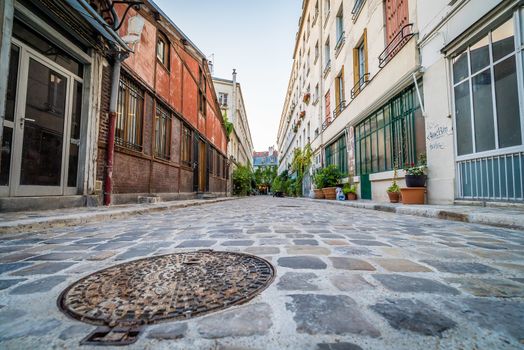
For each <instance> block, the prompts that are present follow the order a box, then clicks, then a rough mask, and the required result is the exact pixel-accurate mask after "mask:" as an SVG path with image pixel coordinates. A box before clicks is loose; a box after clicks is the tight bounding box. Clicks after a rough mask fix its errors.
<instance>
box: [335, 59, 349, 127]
mask: <svg viewBox="0 0 524 350" xmlns="http://www.w3.org/2000/svg"><path fill="white" fill-rule="evenodd" d="M344 96H345V94H344V66H342V69H341V70H340V73H339V75H338V76H337V77H336V78H335V105H336V107H335V112H334V117H335V118H336V117H338V116H339V114H340V113H342V111H343V110H344V108H346V99H345V97H344Z"/></svg>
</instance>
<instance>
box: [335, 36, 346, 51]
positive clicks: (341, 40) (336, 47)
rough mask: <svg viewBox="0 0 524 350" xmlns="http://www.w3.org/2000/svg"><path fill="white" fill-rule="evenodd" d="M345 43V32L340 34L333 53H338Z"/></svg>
mask: <svg viewBox="0 0 524 350" xmlns="http://www.w3.org/2000/svg"><path fill="white" fill-rule="evenodd" d="M345 41H346V32H344V31H343V32H342V33H340V35H339V37H338V39H337V44H336V45H335V52H338V51H339V50H340V48H341V47H342V45H344V42H345Z"/></svg>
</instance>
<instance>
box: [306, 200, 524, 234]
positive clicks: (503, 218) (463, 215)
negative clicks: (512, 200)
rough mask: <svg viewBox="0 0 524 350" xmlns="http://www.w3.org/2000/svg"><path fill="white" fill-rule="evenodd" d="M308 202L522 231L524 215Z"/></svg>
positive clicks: (384, 205) (380, 204) (336, 202)
mask: <svg viewBox="0 0 524 350" xmlns="http://www.w3.org/2000/svg"><path fill="white" fill-rule="evenodd" d="M304 199H305V200H308V201H313V202H320V203H325V204H330V205H341V206H346V207H351V208H358V209H368V210H377V211H383V212H388V213H395V214H403V215H414V216H422V217H426V218H435V219H442V220H448V221H459V222H467V223H470V224H480V225H488V226H494V227H504V228H511V229H516V230H524V214H523V215H520V216H519V215H508V214H503V213H502V209H501V213H469V212H466V211H460V210H459V208H446V209H444V208H443V209H439V208H435V207H432V206H430V207H426V206H406V205H394V204H389V203H369V202H359V201H356V202H353V201H328V200H322V199H311V198H304Z"/></svg>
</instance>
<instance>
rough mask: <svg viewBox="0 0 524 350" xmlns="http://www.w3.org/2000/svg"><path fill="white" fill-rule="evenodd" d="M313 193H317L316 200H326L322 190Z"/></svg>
mask: <svg viewBox="0 0 524 350" xmlns="http://www.w3.org/2000/svg"><path fill="white" fill-rule="evenodd" d="M313 192H314V193H315V199H324V198H325V196H324V192H323V191H322V189H315V190H313Z"/></svg>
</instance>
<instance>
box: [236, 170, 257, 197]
mask: <svg viewBox="0 0 524 350" xmlns="http://www.w3.org/2000/svg"><path fill="white" fill-rule="evenodd" d="M232 177H233V194H235V195H237V196H247V195H248V194H249V193H250V191H251V185H252V181H253V172H252V171H251V169H249V168H248V167H246V166H243V165H240V166H238V168H236V169H235V170H234V171H233V176H232Z"/></svg>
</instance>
